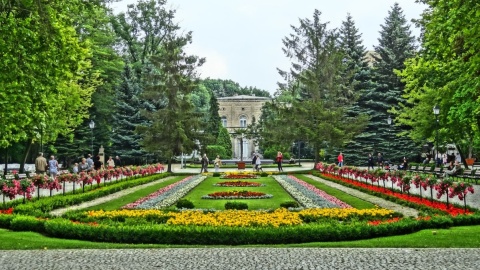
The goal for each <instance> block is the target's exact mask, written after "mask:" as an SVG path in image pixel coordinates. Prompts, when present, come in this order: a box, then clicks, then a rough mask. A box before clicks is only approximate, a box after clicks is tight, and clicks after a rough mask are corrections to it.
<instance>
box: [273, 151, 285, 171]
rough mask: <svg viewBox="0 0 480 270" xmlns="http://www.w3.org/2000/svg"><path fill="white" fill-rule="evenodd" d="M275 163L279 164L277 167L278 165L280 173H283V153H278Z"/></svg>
mask: <svg viewBox="0 0 480 270" xmlns="http://www.w3.org/2000/svg"><path fill="white" fill-rule="evenodd" d="M275 161H276V162H277V165H278V171H279V172H283V168H282V162H283V154H282V152H280V151H278V152H277V157H276V159H275Z"/></svg>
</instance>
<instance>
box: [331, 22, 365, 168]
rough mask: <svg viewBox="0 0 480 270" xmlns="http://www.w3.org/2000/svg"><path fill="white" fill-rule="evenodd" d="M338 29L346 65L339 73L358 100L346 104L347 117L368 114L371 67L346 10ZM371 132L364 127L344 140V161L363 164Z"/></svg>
mask: <svg viewBox="0 0 480 270" xmlns="http://www.w3.org/2000/svg"><path fill="white" fill-rule="evenodd" d="M339 32H340V39H339V40H340V47H341V48H342V50H343V52H344V53H345V57H344V59H343V63H344V65H345V66H346V67H345V71H344V73H343V76H344V77H345V78H347V83H348V84H349V85H351V86H352V87H353V89H354V90H353V91H354V93H355V94H356V95H358V100H357V101H356V102H355V103H353V104H352V106H351V107H350V108H348V115H349V116H351V117H356V116H358V115H372V114H373V112H372V111H371V109H369V108H368V106H367V103H368V102H369V100H370V99H371V97H370V96H369V92H371V91H372V89H373V88H374V83H373V82H372V78H371V77H372V74H371V68H370V67H369V65H368V62H367V59H366V54H367V50H366V48H365V46H363V40H362V35H361V34H360V33H359V30H358V29H357V27H356V26H355V22H354V20H353V18H352V16H351V15H350V14H348V15H347V18H346V20H345V21H343V22H342V26H341V27H340V31H339ZM372 135H373V134H369V133H368V131H364V132H362V133H361V134H358V135H357V136H355V138H354V139H353V140H352V141H351V142H349V143H348V145H347V147H345V149H343V153H344V157H345V159H346V162H347V163H348V164H352V165H365V158H366V157H365V149H369V148H371V144H370V141H369V139H368V137H370V136H372ZM370 150H372V149H370Z"/></svg>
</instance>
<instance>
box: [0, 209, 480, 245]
mask: <svg viewBox="0 0 480 270" xmlns="http://www.w3.org/2000/svg"><path fill="white" fill-rule="evenodd" d="M479 222H480V216H479V215H470V216H458V217H455V218H449V217H447V216H436V217H432V218H431V219H429V220H415V219H412V218H408V219H403V220H400V221H398V222H393V223H385V224H380V225H376V226H373V225H368V224H367V223H364V222H358V223H354V224H351V225H344V224H340V223H328V224H306V225H302V226H285V227H280V228H273V227H272V228H243V227H208V226H169V225H151V224H141V225H135V226H132V225H118V224H117V225H103V224H102V225H97V224H95V223H87V224H86V223H76V222H72V221H70V220H67V219H63V218H55V219H49V220H47V219H39V218H35V217H30V216H23V215H0V223H1V224H3V225H7V224H8V226H7V228H8V229H11V230H17V231H35V232H39V233H44V234H46V235H49V236H52V237H59V238H69V239H81V240H90V241H96V242H114V243H144V244H147V243H148V244H187V245H200V244H201V245H245V244H288V243H306V242H318V241H322V242H328V241H351V240H360V239H369V238H373V237H383V236H390V235H398V234H407V233H412V232H416V231H418V230H422V229H429V228H448V227H450V226H454V225H465V223H479Z"/></svg>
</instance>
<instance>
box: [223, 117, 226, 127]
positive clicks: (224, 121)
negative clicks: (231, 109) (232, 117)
mask: <svg viewBox="0 0 480 270" xmlns="http://www.w3.org/2000/svg"><path fill="white" fill-rule="evenodd" d="M222 126H223V127H227V117H225V116H222Z"/></svg>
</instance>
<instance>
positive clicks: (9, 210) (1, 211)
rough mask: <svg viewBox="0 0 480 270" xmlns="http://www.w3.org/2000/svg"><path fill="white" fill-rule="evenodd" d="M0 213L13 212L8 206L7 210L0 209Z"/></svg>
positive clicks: (9, 213) (8, 213) (7, 213)
mask: <svg viewBox="0 0 480 270" xmlns="http://www.w3.org/2000/svg"><path fill="white" fill-rule="evenodd" d="M0 214H5V215H12V214H13V208H11V207H10V208H8V209H7V210H2V209H0Z"/></svg>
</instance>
